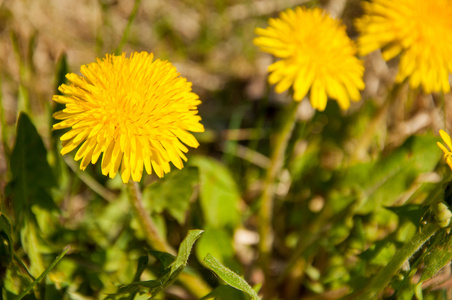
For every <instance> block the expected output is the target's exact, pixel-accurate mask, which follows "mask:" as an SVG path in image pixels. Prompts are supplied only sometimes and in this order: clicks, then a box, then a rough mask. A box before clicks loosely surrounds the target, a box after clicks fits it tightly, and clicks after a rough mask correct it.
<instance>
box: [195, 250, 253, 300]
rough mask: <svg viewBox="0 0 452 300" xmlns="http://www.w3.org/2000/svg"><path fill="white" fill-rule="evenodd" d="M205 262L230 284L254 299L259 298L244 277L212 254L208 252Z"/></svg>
mask: <svg viewBox="0 0 452 300" xmlns="http://www.w3.org/2000/svg"><path fill="white" fill-rule="evenodd" d="M203 263H204V264H205V265H206V266H207V267H208V268H209V269H210V270H212V271H213V272H215V274H217V275H218V277H220V278H221V279H222V280H223V281H224V282H225V283H227V284H228V285H230V286H232V287H234V288H236V289H238V290H240V291H242V292H244V293H246V294H247V295H248V296H250V297H251V299H253V300H259V296H258V295H257V294H256V292H255V291H254V290H253V289H252V288H251V286H250V285H249V284H248V283H247V282H246V281H245V280H244V279H243V278H242V277H240V276H239V275H237V274H236V273H234V272H233V271H231V270H230V269H228V268H226V267H225V266H223V265H222V264H221V263H220V262H219V261H218V260H216V259H215V258H214V257H213V256H212V255H210V254H207V256H206V257H205V258H204V260H203Z"/></svg>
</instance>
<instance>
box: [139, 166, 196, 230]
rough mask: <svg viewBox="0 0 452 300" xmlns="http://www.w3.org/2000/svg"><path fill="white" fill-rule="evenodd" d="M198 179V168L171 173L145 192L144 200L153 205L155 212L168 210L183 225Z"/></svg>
mask: <svg viewBox="0 0 452 300" xmlns="http://www.w3.org/2000/svg"><path fill="white" fill-rule="evenodd" d="M198 177H199V175H198V170H197V169H196V168H190V167H188V168H184V169H182V170H180V171H175V172H171V173H170V174H168V175H167V176H165V178H164V179H163V180H159V181H157V182H155V183H154V184H151V185H149V186H148V187H147V188H146V189H145V190H144V192H143V199H145V200H147V201H149V202H150V203H151V205H150V207H152V210H153V211H154V212H157V213H161V212H162V211H163V210H166V211H168V212H169V213H170V215H171V216H173V217H174V218H175V219H176V220H177V222H179V224H183V223H184V222H185V217H186V213H187V210H188V209H189V205H190V199H191V198H192V196H193V192H194V189H195V186H196V185H197V184H198Z"/></svg>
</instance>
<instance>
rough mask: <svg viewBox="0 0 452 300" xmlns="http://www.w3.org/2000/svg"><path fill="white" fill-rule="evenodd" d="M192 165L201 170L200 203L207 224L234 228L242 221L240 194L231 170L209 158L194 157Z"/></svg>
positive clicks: (191, 160)
mask: <svg viewBox="0 0 452 300" xmlns="http://www.w3.org/2000/svg"><path fill="white" fill-rule="evenodd" d="M190 164H191V165H193V166H197V167H198V168H199V179H200V203H201V208H202V212H203V216H204V220H205V222H206V224H207V225H211V226H213V227H217V228H224V227H226V228H234V227H235V226H236V225H237V224H238V222H239V221H240V213H239V210H238V203H239V201H240V193H239V190H238V187H237V184H236V183H235V181H234V179H233V177H232V175H231V174H230V172H229V170H228V169H227V168H226V167H225V166H224V165H223V164H221V163H220V162H218V161H216V160H214V159H212V158H208V157H201V156H196V157H192V158H191V159H190Z"/></svg>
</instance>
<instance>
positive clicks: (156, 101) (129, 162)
mask: <svg viewBox="0 0 452 300" xmlns="http://www.w3.org/2000/svg"><path fill="white" fill-rule="evenodd" d="M153 58H154V55H153V54H152V53H150V54H149V53H146V52H141V53H133V54H132V55H131V56H130V58H126V56H125V54H122V55H121V56H114V55H106V57H105V58H104V59H102V60H100V59H97V62H95V63H90V64H88V65H83V66H82V67H81V70H80V71H81V73H82V75H83V76H79V75H76V74H73V73H70V74H67V75H66V78H67V79H68V80H69V81H70V82H71V84H70V85H66V84H62V85H61V86H60V87H59V91H60V92H61V93H63V94H64V95H55V96H53V100H54V101H56V102H58V103H62V104H65V105H66V108H65V109H63V110H62V111H59V112H56V113H55V114H54V115H53V116H54V118H55V119H58V120H63V121H61V122H59V123H57V124H55V125H54V126H53V128H54V129H64V128H71V129H70V130H69V131H68V132H66V133H65V134H63V135H62V136H61V141H62V145H63V148H62V150H61V154H62V155H65V154H67V153H69V152H71V151H72V150H74V149H75V148H77V147H78V146H79V145H81V146H80V148H79V149H78V151H77V153H76V154H75V160H77V161H78V160H81V163H80V169H82V170H84V169H85V168H86V167H87V166H88V165H89V163H90V162H91V163H93V164H95V163H96V161H97V160H98V159H99V157H100V155H101V154H102V153H103V156H102V164H101V168H102V173H103V174H104V175H107V174H108V175H109V176H110V177H111V178H113V177H114V176H115V175H116V173H117V172H118V169H119V168H120V167H121V169H120V173H121V177H122V180H123V181H124V182H128V181H129V179H130V177H132V180H134V181H140V180H141V177H142V174H143V166H144V168H145V169H146V172H147V173H148V174H151V173H152V170H154V172H155V173H156V174H157V175H158V176H159V177H162V176H163V174H164V173H168V172H169V171H170V164H169V162H172V163H173V164H174V165H175V166H176V167H177V168H179V169H181V168H183V162H182V160H186V159H187V158H186V157H185V155H184V152H187V151H188V149H187V147H186V146H185V145H187V146H190V147H194V148H196V147H198V145H199V144H198V141H197V140H196V139H195V137H194V136H193V135H192V134H191V133H189V131H191V132H203V131H204V127H203V125H202V124H201V123H200V121H201V117H200V116H199V115H198V110H197V106H198V105H199V104H200V103H201V101H200V100H199V98H198V96H197V95H196V94H195V93H193V92H192V91H191V83H190V82H188V81H187V80H186V79H185V78H183V77H180V76H179V75H180V74H179V73H177V71H176V68H175V67H174V66H173V65H172V64H171V63H169V62H167V61H161V60H158V59H157V60H153ZM184 144H185V145H184Z"/></svg>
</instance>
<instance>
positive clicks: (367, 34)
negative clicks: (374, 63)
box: [356, 0, 452, 93]
mask: <svg viewBox="0 0 452 300" xmlns="http://www.w3.org/2000/svg"><path fill="white" fill-rule="evenodd" d="M363 7H364V11H365V15H364V16H363V17H362V18H360V19H358V20H357V21H356V27H357V29H358V30H359V31H360V32H361V36H360V37H359V38H358V48H359V53H360V54H361V55H366V54H368V53H370V52H372V51H374V50H377V49H379V48H382V55H383V58H384V59H385V60H390V59H392V58H394V57H396V56H397V55H399V54H400V63H399V71H398V74H397V77H396V82H402V81H404V80H405V79H406V78H409V83H410V86H411V87H412V88H417V87H419V86H422V88H423V90H424V91H425V92H426V93H431V92H440V91H442V92H445V93H447V92H449V91H450V84H449V78H448V77H449V73H451V71H452V35H451V32H452V1H451V0H428V1H427V0H373V1H372V2H363Z"/></svg>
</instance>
